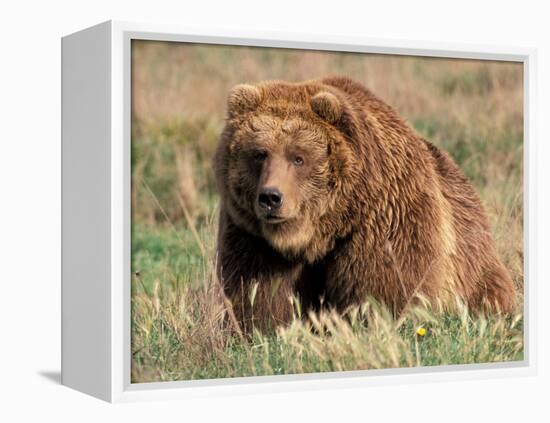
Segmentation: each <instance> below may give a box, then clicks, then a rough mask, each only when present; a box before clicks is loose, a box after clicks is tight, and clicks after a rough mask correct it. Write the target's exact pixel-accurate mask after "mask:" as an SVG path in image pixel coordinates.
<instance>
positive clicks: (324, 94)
mask: <svg viewBox="0 0 550 423" xmlns="http://www.w3.org/2000/svg"><path fill="white" fill-rule="evenodd" d="M311 108H312V109H313V111H314V112H315V113H317V114H318V115H319V116H320V117H321V118H323V119H324V120H326V121H327V122H329V123H336V122H337V121H338V120H339V119H340V117H341V116H342V112H343V106H342V103H341V102H340V100H338V98H337V97H336V96H335V95H334V94H332V93H329V92H328V91H321V92H319V93H317V94H315V95H314V96H313V97H312V98H311Z"/></svg>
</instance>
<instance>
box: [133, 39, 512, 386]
mask: <svg viewBox="0 0 550 423" xmlns="http://www.w3.org/2000/svg"><path fill="white" fill-rule="evenodd" d="M133 64H134V66H133V122H132V209H133V210H132V213H133V225H132V226H133V234H132V269H133V271H134V272H138V273H139V276H135V277H134V278H133V282H132V307H133V308H132V351H133V364H132V380H133V381H134V382H140V381H155V380H175V379H196V378H215V377H230V376H235V377H236V376H246V375H259V374H262V375H263V374H282V373H297V372H318V371H337V370H355V369H370V368H386V367H403V366H407V367H409V366H417V365H438V364H458V363H478V362H491V361H507V360H520V359H522V356H523V335H522V334H523V328H522V322H523V319H522V315H521V311H522V310H521V308H518V310H517V313H516V315H514V316H470V315H469V314H468V313H467V310H464V309H462V310H463V312H462V313H459V314H458V315H448V314H441V313H438V312H436V311H433V310H430V309H429V308H428V307H416V308H414V309H410V310H408V311H407V313H406V315H404V316H401V317H402V318H401V319H399V321H397V322H396V321H395V320H393V319H392V318H391V317H390V316H389V315H388V313H387V311H386V310H384V309H383V308H380V307H378V306H377V305H376V304H374V303H372V302H366V303H365V305H364V306H363V307H360V308H357V309H356V310H354V311H352V313H351V315H350V316H348V318H346V319H342V318H341V317H340V316H335V315H331V314H324V315H322V316H319V317H318V318H316V317H315V316H314V317H312V319H311V321H310V323H304V322H303V321H301V320H297V321H296V322H295V323H294V324H293V325H291V326H290V327H288V328H286V329H284V330H280V331H279V332H277V333H272V334H268V335H261V334H255V336H254V337H253V339H252V340H251V341H247V342H243V341H242V340H241V339H240V338H239V336H238V335H236V334H235V331H234V330H231V325H230V324H229V326H228V324H227V322H228V321H229V322H230V321H231V319H230V318H228V317H230V315H229V314H228V313H229V312H230V310H228V308H227V304H226V303H225V302H224V301H223V298H222V296H221V293H220V292H219V289H218V285H217V283H216V281H215V278H214V276H213V268H214V263H213V261H214V251H215V228H216V216H217V209H216V208H217V197H216V194H215V192H214V180H213V174H212V155H213V151H214V148H215V145H216V143H217V140H218V135H219V132H220V130H221V127H222V125H223V117H224V107H225V98H226V95H227V92H228V90H229V89H230V87H231V86H232V85H234V84H237V83H241V82H254V81H259V80H265V79H285V80H291V81H294V80H296V81H298V80H304V79H311V78H317V77H321V76H324V75H327V74H344V75H348V76H350V77H352V78H354V79H356V80H359V81H362V82H364V83H365V85H367V86H368V87H370V88H371V89H372V90H373V91H374V92H375V93H376V94H378V95H379V96H380V97H381V98H383V99H384V100H385V101H387V102H388V103H389V104H391V105H392V106H393V107H395V108H396V109H397V111H398V112H399V113H400V114H402V115H403V116H404V117H405V118H406V119H407V120H408V121H409V122H410V123H411V125H413V126H414V127H415V128H416V129H417V130H418V131H419V132H420V133H422V134H423V135H424V136H425V137H426V138H428V139H429V140H431V141H432V142H434V143H435V144H436V145H439V146H440V147H442V148H444V149H445V150H447V151H448V152H450V153H451V155H452V156H453V157H454V158H455V160H456V161H457V163H458V164H459V165H460V166H461V167H462V169H463V170H464V171H465V173H466V174H467V176H468V177H469V178H470V180H471V181H472V183H473V184H474V185H475V186H476V188H477V190H478V192H479V193H480V195H481V197H482V200H483V202H484V204H485V206H486V208H487V210H488V212H489V215H490V218H491V223H492V228H493V234H494V236H495V239H496V241H497V247H498V250H499V253H500V254H501V256H502V258H503V260H504V262H505V264H506V266H507V267H508V269H509V270H510V272H511V274H512V276H513V278H514V282H515V284H516V287H517V290H518V296H519V298H520V302H521V298H522V290H523V264H522V263H523V226H522V220H523V207H522V201H523V192H522V183H523V180H522V175H523V168H522V155H523V111H522V105H523V98H522V95H523V82H522V78H523V74H522V68H521V65H519V64H513V63H497V62H479V61H467V60H443V59H433V58H413V57H398V56H382V55H357V54H338V53H319V52H303V51H294V50H284V51H281V50H269V49H256V48H246V47H242V48H234V47H225V46H201V45H185V44H177V43H156V42H137V43H135V44H134V46H133ZM367 320H368V325H367V324H366V321H367ZM310 325H313V326H314V328H313V330H312V328H311V327H310ZM420 326H422V327H424V328H425V329H426V330H427V332H426V334H425V336H420V335H417V334H416V329H417V328H418V327H420Z"/></svg>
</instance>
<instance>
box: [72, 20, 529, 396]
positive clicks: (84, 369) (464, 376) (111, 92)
mask: <svg viewBox="0 0 550 423" xmlns="http://www.w3.org/2000/svg"><path fill="white" fill-rule="evenodd" d="M132 39H147V40H162V41H178V42H193V43H207V44H228V45H246V46H260V47H279V48H300V49H314V50H331V51H348V52H363V53H382V54H394V55H415V56H432V57H447V58H469V59H484V60H506V61H515V62H521V63H523V66H524V90H525V92H524V250H525V255H524V271H525V291H524V298H525V302H524V307H525V310H524V319H525V321H524V325H525V326H524V337H525V343H524V345H525V353H524V360H523V361H520V362H505V363H491V364H468V365H453V366H438V367H432V368H425V367H422V368H400V369H385V370H366V371H352V372H335V373H323V374H300V375H284V376H259V377H244V378H234V379H217V380H193V381H178V382H158V383H140V384H132V383H130V364H131V351H130V264H129V263H130V154H129V152H130V119H131V116H130V95H131V92H130V91H131V89H130V87H131V85H130V83H131V81H130V77H131V75H130V42H131V40H132ZM536 60H537V55H536V51H535V50H533V49H527V48H516V47H514V48H512V47H497V46H478V45H457V44H447V43H437V42H417V41H405V40H399V41H397V40H382V39H369V38H362V37H338V36H335V35H309V34H307V35H306V34H289V33H267V32H254V33H250V32H239V33H236V32H234V31H231V32H230V31H226V30H216V29H204V28H185V27H179V26H166V25H155V24H142V23H139V24H138V23H128V22H115V21H110V22H105V23H102V24H99V25H97V26H94V27H91V28H88V29H85V30H83V31H80V32H77V33H74V34H71V35H67V36H66V37H64V38H63V39H62V383H63V384H64V385H66V386H69V387H71V388H74V389H77V390H79V391H82V392H85V393H87V394H90V395H93V396H95V397H98V398H101V399H103V400H106V401H110V402H120V401H135V400H145V399H151V400H153V399H155V400H158V399H168V398H185V397H196V396H208V395H220V394H240V393H262V392H279V391H296V390H316V389H327V388H339V387H345V388H351V387H355V386H367V385H368V386H374V385H389V384H403V383H424V382H438V381H446V380H471V379H478V378H495V377H513V376H527V375H533V374H535V373H536V370H537V357H536V341H537V340H536V337H535V333H536V298H537V297H536V290H537V271H536V269H537V263H536V254H535V245H536V243H535V236H536V231H535V228H536V192H537V191H536V182H537V171H536V168H535V163H536V161H535V156H536V140H535V139H534V137H533V132H532V128H534V125H535V124H534V120H535V108H534V105H535V93H536V87H535V82H536V77H535V75H536Z"/></svg>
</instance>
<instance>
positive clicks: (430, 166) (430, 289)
mask: <svg viewBox="0 0 550 423" xmlns="http://www.w3.org/2000/svg"><path fill="white" fill-rule="evenodd" d="M216 175H217V180H218V185H219V190H220V193H221V200H222V202H221V213H220V228H219V240H218V254H219V255H218V263H219V266H218V273H219V277H220V280H221V282H222V284H223V287H224V290H225V293H226V294H227V296H228V297H229V299H230V300H231V302H232V303H233V308H234V311H235V314H236V316H237V319H238V320H239V322H240V323H241V325H242V326H243V329H244V330H245V331H250V329H251V328H252V327H254V326H256V327H258V328H260V329H265V328H267V327H270V326H277V325H279V324H284V323H287V322H289V321H290V320H291V319H292V318H293V316H294V315H295V312H296V310H297V308H298V309H301V310H302V311H305V310H308V309H315V310H316V309H319V308H320V307H321V306H326V307H330V308H335V309H337V310H338V311H340V312H344V311H345V310H346V309H347V308H348V307H349V306H353V305H357V304H360V303H361V302H363V301H365V300H366V298H367V297H369V296H370V297H373V298H375V299H376V300H378V301H380V302H381V303H383V304H385V305H386V306H388V307H390V308H391V309H392V310H393V311H394V313H399V312H400V311H401V310H402V309H403V308H404V307H405V306H406V305H407V304H410V302H411V301H412V300H413V299H414V298H416V297H418V296H422V297H424V298H426V299H428V300H432V301H434V300H435V301H434V302H436V301H437V302H439V303H443V304H445V303H447V304H449V303H452V302H454V299H455V298H457V297H458V298H459V299H461V300H462V301H463V302H464V303H465V304H466V305H467V306H468V307H469V308H470V309H472V310H491V311H495V310H498V311H503V312H510V311H512V310H513V308H514V303H515V293H514V289H513V284H512V281H511V279H510V276H509V275H508V272H507V271H506V269H505V268H504V266H503V264H502V263H501V261H500V260H499V258H498V256H497V253H496V249H495V245H494V241H493V239H492V237H491V233H490V229H489V223H488V219H487V217H486V214H485V212H484V210H483V207H482V205H481V202H480V199H479V197H478V195H477V194H476V192H475V190H474V188H473V187H472V185H471V184H470V183H469V181H468V180H467V179H466V177H465V176H464V175H463V173H462V172H461V170H460V169H459V168H458V167H457V165H456V164H455V163H454V162H453V160H452V159H451V157H450V156H449V155H448V154H447V153H445V152H442V151H441V150H439V149H438V148H437V147H435V146H434V145H432V144H431V143H429V142H428V141H426V140H424V139H423V138H422V137H420V136H419V135H418V134H417V133H416V132H415V131H414V130H413V129H411V128H410V127H409V126H408V125H407V124H406V123H405V122H404V121H403V120H402V119H401V118H400V117H399V116H398V115H397V113H396V112H395V111H394V110H393V109H392V108H391V107H390V106H388V105H386V104H385V103H384V102H383V101H381V100H380V99H379V98H377V97H376V96H375V95H373V94H372V93H371V92H370V91H369V90H367V89H366V88H365V87H363V86H362V85H360V84H358V83H355V82H353V81H351V80H349V79H347V78H341V77H329V78H325V79H322V80H314V81H307V82H304V83H287V82H280V81H274V82H265V83H260V84H258V85H239V86H237V87H235V88H234V89H233V90H232V92H231V94H230V96H229V100H228V115H227V120H226V126H225V129H224V131H223V134H222V137H221V141H220V144H219V147H218V151H217V157H216ZM265 187H270V188H271V187H276V188H278V189H279V190H280V191H281V193H282V194H281V195H283V201H282V206H281V207H280V209H279V210H278V211H277V215H276V216H271V215H270V214H269V213H270V212H271V209H270V208H268V209H267V211H266V210H265V209H264V208H262V207H261V206H259V205H258V198H259V197H258V196H259V193H261V192H263V191H262V189H264V188H265ZM270 219H272V220H270ZM272 222H275V223H272ZM293 297H294V298H298V299H299V302H300V303H299V304H298V305H297V304H292V302H291V298H293Z"/></svg>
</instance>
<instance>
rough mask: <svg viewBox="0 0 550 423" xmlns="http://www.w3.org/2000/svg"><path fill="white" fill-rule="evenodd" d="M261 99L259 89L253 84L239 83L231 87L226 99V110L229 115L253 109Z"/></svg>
mask: <svg viewBox="0 0 550 423" xmlns="http://www.w3.org/2000/svg"><path fill="white" fill-rule="evenodd" d="M260 101H261V94H260V90H259V89H258V88H257V87H255V86H254V85H249V84H239V85H236V86H235V87H233V89H232V90H231V92H230V93H229V98H228V99H227V112H228V113H229V115H230V116H236V115H239V114H241V113H245V112H250V111H252V110H254V109H255V108H256V107H258V105H259V104H260Z"/></svg>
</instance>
